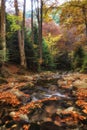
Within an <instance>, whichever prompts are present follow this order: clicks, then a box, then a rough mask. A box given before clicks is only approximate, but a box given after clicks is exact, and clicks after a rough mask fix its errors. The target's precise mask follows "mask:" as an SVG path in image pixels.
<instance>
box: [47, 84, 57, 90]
mask: <svg viewBox="0 0 87 130" xmlns="http://www.w3.org/2000/svg"><path fill="white" fill-rule="evenodd" d="M49 90H50V91H57V86H56V85H51V86H50V87H49Z"/></svg>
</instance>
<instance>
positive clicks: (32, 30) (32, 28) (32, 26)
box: [31, 0, 34, 44]
mask: <svg viewBox="0 0 87 130" xmlns="http://www.w3.org/2000/svg"><path fill="white" fill-rule="evenodd" d="M33 2H34V1H33V0H31V33H32V44H34V24H33Z"/></svg>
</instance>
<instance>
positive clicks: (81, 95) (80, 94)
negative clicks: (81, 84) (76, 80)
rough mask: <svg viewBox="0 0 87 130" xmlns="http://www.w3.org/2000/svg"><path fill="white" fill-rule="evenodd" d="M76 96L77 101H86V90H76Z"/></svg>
mask: <svg viewBox="0 0 87 130" xmlns="http://www.w3.org/2000/svg"><path fill="white" fill-rule="evenodd" d="M76 96H77V98H78V99H86V98H87V88H78V90H77V92H76Z"/></svg>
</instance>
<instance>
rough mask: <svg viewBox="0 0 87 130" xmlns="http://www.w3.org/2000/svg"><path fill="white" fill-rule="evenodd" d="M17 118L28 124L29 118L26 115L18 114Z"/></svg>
mask: <svg viewBox="0 0 87 130" xmlns="http://www.w3.org/2000/svg"><path fill="white" fill-rule="evenodd" d="M19 117H20V120H22V121H24V122H29V118H28V116H27V115H26V114H20V115H19Z"/></svg>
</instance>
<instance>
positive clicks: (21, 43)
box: [14, 0, 27, 68]
mask: <svg viewBox="0 0 87 130" xmlns="http://www.w3.org/2000/svg"><path fill="white" fill-rule="evenodd" d="M25 3H26V0H24V6H23V21H22V31H21V30H18V42H19V50H20V59H21V66H23V67H24V68H26V67H27V64H26V57H25V49H24V28H25ZM14 5H15V12H16V16H17V17H19V9H18V1H17V0H14ZM17 24H18V25H20V22H19V20H18V21H17Z"/></svg>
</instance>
